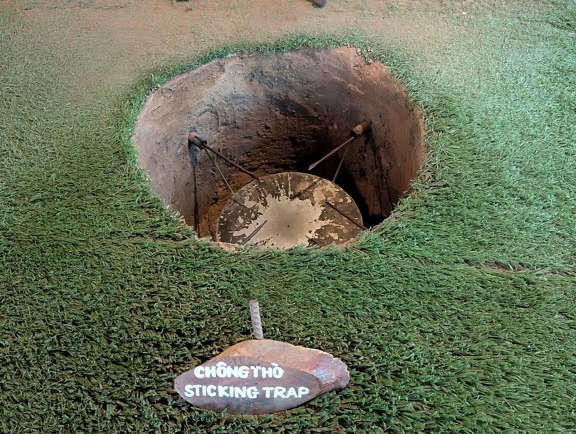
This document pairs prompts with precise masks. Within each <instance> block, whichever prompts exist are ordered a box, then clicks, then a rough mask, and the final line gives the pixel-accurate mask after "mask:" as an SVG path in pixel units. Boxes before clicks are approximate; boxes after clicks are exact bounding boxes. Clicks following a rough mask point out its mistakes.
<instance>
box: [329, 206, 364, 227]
mask: <svg viewBox="0 0 576 434" xmlns="http://www.w3.org/2000/svg"><path fill="white" fill-rule="evenodd" d="M325 203H326V205H328V206H329V207H330V208H332V209H333V210H334V211H336V212H337V213H339V214H341V215H343V216H344V217H346V218H347V219H348V220H350V221H351V222H352V223H354V224H355V225H356V226H358V227H359V228H361V229H362V230H364V231H365V230H366V229H368V228H367V227H366V226H364V225H363V224H360V223H358V222H357V221H356V220H354V219H353V218H352V217H350V216H349V215H348V214H346V213H345V212H344V211H341V210H339V209H338V208H336V207H335V206H334V205H332V204H331V203H330V202H328V201H325Z"/></svg>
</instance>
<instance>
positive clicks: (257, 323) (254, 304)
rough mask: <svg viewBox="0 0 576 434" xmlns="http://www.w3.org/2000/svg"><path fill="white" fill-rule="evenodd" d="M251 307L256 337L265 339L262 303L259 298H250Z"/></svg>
mask: <svg viewBox="0 0 576 434" xmlns="http://www.w3.org/2000/svg"><path fill="white" fill-rule="evenodd" d="M248 306H249V307H250V318H251V319H252V330H253V332H254V337H255V338H256V339H264V332H263V331H262V319H261V318H260V305H259V304H258V300H250V302H249V303H248Z"/></svg>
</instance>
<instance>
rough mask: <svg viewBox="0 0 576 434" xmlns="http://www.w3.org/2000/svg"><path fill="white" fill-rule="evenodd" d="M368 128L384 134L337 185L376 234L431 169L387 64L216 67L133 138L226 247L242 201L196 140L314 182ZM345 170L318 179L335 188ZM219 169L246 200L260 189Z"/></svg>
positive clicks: (244, 60)
mask: <svg viewBox="0 0 576 434" xmlns="http://www.w3.org/2000/svg"><path fill="white" fill-rule="evenodd" d="M364 120H368V121H370V122H371V123H372V129H371V131H370V132H369V133H368V134H367V135H365V136H362V137H360V138H358V139H356V140H355V141H354V142H353V143H352V144H350V145H349V154H348V156H347V158H346V159H345V160H344V163H343V165H342V170H341V172H340V175H339V176H338V179H337V180H336V183H337V184H338V185H340V186H341V187H342V188H343V189H344V190H345V191H346V192H347V193H348V194H349V195H350V196H351V197H352V198H353V199H354V201H355V202H356V204H357V205H358V207H359V208H360V210H361V212H362V215H363V219H364V222H365V224H366V225H368V226H371V225H374V224H377V223H380V222H381V221H382V220H383V219H384V218H386V217H387V216H388V215H389V214H390V212H391V211H392V209H393V207H394V205H395V204H396V203H397V202H398V200H399V199H400V198H401V197H402V195H404V194H405V193H406V192H407V191H408V189H409V186H410V181H411V180H412V179H413V178H414V177H415V175H416V173H417V171H418V170H419V168H420V166H421V164H422V161H423V159H424V147H423V141H422V135H423V134H422V123H421V119H420V116H419V114H418V112H417V111H416V110H415V109H414V108H413V107H412V106H411V105H410V103H409V102H408V99H407V95H406V92H405V90H404V88H403V87H402V86H401V85H400V84H399V83H398V82H397V81H396V80H395V79H394V78H393V77H392V75H391V74H390V73H389V72H388V70H387V68H386V67H385V66H384V65H383V64H381V63H378V62H375V63H371V64H367V63H366V62H365V61H364V60H363V59H362V58H361V57H360V56H359V55H358V54H357V53H356V50H355V49H352V48H338V49H335V50H331V51H325V50H311V49H303V50H298V51H296V52H292V53H288V54H271V55H253V56H240V57H232V58H227V59H220V60H216V61H213V62H211V63H209V64H207V65H205V66H203V67H201V68H198V69H197V70H194V71H192V72H190V73H186V74H183V75H181V76H179V77H176V78H175V79H173V80H171V81H170V82H168V83H166V84H165V85H164V86H162V87H161V88H160V89H158V90H157V91H156V92H154V93H153V94H152V95H151V96H150V98H149V100H148V102H147V104H146V105H145V107H144V109H143V110H142V113H141V115H140V118H139V120H138V122H137V125H136V128H135V130H134V136H133V140H134V143H135V144H136V146H137V148H138V150H139V157H140V164H141V166H142V167H143V168H145V169H146V170H147V172H148V174H149V177H150V180H151V184H152V188H153V190H154V192H155V193H156V194H157V195H158V196H159V197H160V198H161V199H162V200H163V201H164V202H165V203H166V204H168V205H169V206H170V207H171V208H172V209H174V210H175V211H177V212H179V213H180V214H181V215H182V216H183V217H184V219H185V220H186V222H187V223H188V224H190V225H194V226H196V227H197V231H198V233H199V235H200V236H206V235H210V236H212V237H214V236H215V233H216V222H217V219H218V217H219V215H220V213H221V210H222V208H223V207H224V205H225V204H226V203H227V202H228V200H229V199H230V197H231V193H230V191H229V188H228V186H227V185H226V183H225V182H224V181H223V179H222V177H221V176H220V175H219V173H218V170H217V168H215V165H214V162H213V161H212V160H211V159H210V155H209V154H208V153H207V152H206V151H203V152H200V150H199V148H196V147H192V148H191V149H190V152H189V150H188V133H189V131H190V130H194V131H197V132H198V134H199V135H200V136H202V137H203V138H204V139H206V140H208V143H209V144H210V145H211V146H212V147H214V148H216V149H217V150H219V151H221V152H222V153H224V154H226V155H227V156H228V157H229V158H230V159H232V160H233V161H236V162H238V163H239V164H241V165H243V166H244V167H245V168H246V169H248V170H249V171H251V172H253V173H255V174H256V175H258V176H264V175H270V174H274V173H279V172H291V171H293V172H307V171H308V166H309V165H310V164H311V163H313V162H315V161H316V160H318V159H319V158H321V157H322V156H323V155H325V154H326V153H327V152H328V151H330V150H331V149H333V148H335V147H336V146H338V145H339V144H341V143H342V142H344V141H345V140H346V139H347V138H348V137H349V135H350V129H351V128H352V127H354V126H355V125H357V124H359V123H361V122H362V121H364ZM339 155H341V154H339ZM339 160H340V159H339V158H338V156H335V157H334V158H331V159H329V160H327V161H326V162H324V163H322V164H320V165H318V166H317V167H316V168H315V169H313V170H312V171H311V173H312V174H314V175H317V176H320V177H322V178H326V179H332V177H333V175H334V173H335V171H336V168H337V166H338V163H339ZM218 166H219V169H220V170H221V171H222V172H223V174H224V177H225V178H226V179H227V180H228V182H229V184H230V186H231V187H232V189H233V190H234V191H237V190H238V189H240V188H241V187H243V186H245V185H247V184H248V183H250V182H251V181H252V179H251V178H250V176H249V175H247V174H245V173H242V172H240V171H238V170H237V169H236V168H234V167H233V166H231V165H229V164H227V163H224V162H222V161H221V160H220V161H218Z"/></svg>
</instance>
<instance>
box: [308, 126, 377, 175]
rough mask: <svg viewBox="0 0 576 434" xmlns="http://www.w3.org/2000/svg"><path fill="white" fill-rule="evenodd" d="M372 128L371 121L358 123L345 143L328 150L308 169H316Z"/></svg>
mask: <svg viewBox="0 0 576 434" xmlns="http://www.w3.org/2000/svg"><path fill="white" fill-rule="evenodd" d="M371 128H372V123H371V122H370V121H362V122H360V123H359V124H358V125H356V126H355V127H354V128H352V129H351V130H350V136H351V137H350V138H349V139H348V140H346V141H345V142H344V143H342V144H341V145H340V146H338V147H337V148H336V149H333V150H332V151H330V152H328V153H327V154H326V155H324V156H323V157H322V158H320V160H318V161H317V162H316V163H314V164H311V165H310V167H309V168H308V170H312V169H314V168H315V167H316V166H318V164H320V163H321V162H322V161H324V160H325V159H327V158H329V157H331V156H332V155H334V154H335V153H336V152H338V151H339V150H340V149H342V148H343V147H344V146H346V145H347V144H348V143H350V142H351V141H352V140H354V139H355V138H357V137H360V136H363V135H364V134H366V133H367V132H368V131H370V129H371Z"/></svg>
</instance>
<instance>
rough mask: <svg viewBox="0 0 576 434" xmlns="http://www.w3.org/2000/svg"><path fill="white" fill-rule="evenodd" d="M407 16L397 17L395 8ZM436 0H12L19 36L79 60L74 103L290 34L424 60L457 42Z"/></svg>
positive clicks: (69, 79)
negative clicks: (351, 38)
mask: <svg viewBox="0 0 576 434" xmlns="http://www.w3.org/2000/svg"><path fill="white" fill-rule="evenodd" d="M400 6H401V9H402V10H403V9H405V8H408V9H407V12H405V13H404V12H402V13H397V10H398V8H399V7H400ZM442 7H443V6H441V3H440V1H439V0H410V1H408V0H395V1H391V0H389V1H383V0H362V1H360V2H355V1H345V0H329V2H328V5H327V7H326V8H323V9H318V8H315V7H313V5H312V4H311V3H310V2H309V1H308V0H277V1H274V2H271V1H270V0H223V1H213V0H190V1H189V2H181V3H180V2H177V3H174V4H173V3H172V1H171V0H11V1H8V2H6V3H5V5H4V6H0V12H2V9H3V8H4V10H5V11H9V10H17V11H18V12H17V13H18V15H19V16H20V17H21V19H22V20H23V22H22V27H21V29H20V33H19V37H20V38H22V39H24V40H29V41H30V46H31V50H33V48H34V44H35V43H44V44H49V45H54V46H56V45H62V46H66V48H67V49H68V50H69V51H70V52H72V53H75V54H77V57H76V60H75V61H72V62H70V63H69V64H67V65H66V68H65V70H63V71H62V80H64V81H66V83H67V85H68V86H69V89H70V91H71V93H72V94H73V95H74V96H75V97H76V98H81V99H84V100H92V99H94V98H95V97H101V96H102V95H110V94H111V93H117V92H119V91H122V90H123V89H125V88H126V86H127V84H129V83H131V82H134V81H135V80H136V79H138V78H139V77H141V76H142V75H143V74H144V73H145V72H146V71H153V70H154V69H156V68H158V67H161V66H164V65H166V64H174V63H177V62H182V61H184V60H189V59H191V58H193V57H194V56H196V55H198V54H199V53H202V52H205V51H207V50H209V49H211V48H215V47H218V46H221V45H224V44H231V43H235V42H238V41H251V42H268V41H272V40H277V39H279V38H282V37H285V36H286V35H287V34H290V33H306V34H309V35H323V34H326V33H335V32H337V33H342V32H356V33H361V34H362V33H364V34H368V35H372V36H376V37H378V38H379V39H380V40H381V42H382V41H386V44H387V45H395V46H402V45H410V46H413V47H414V46H416V47H418V46H419V47H421V53H422V56H425V55H427V53H429V54H430V55H433V50H434V49H436V48H437V47H440V46H442V45H443V44H444V43H445V42H446V41H447V40H450V39H452V38H453V37H454V35H453V33H454V29H453V28H451V27H449V26H448V25H447V24H446V22H445V21H444V20H443V19H442V17H441V16H439V15H431V14H429V13H428V12H429V11H430V10H437V9H438V8H442Z"/></svg>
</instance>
